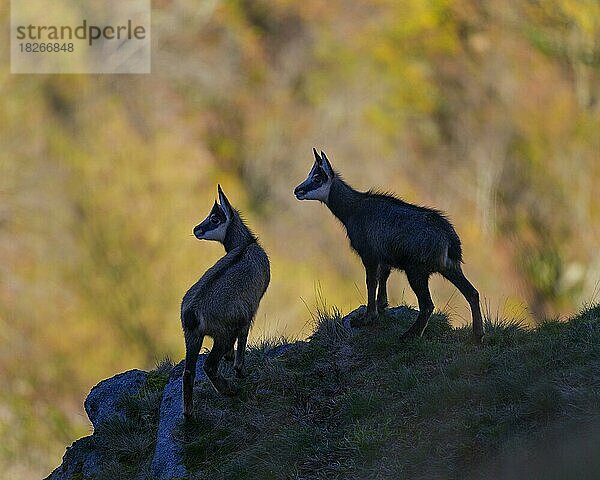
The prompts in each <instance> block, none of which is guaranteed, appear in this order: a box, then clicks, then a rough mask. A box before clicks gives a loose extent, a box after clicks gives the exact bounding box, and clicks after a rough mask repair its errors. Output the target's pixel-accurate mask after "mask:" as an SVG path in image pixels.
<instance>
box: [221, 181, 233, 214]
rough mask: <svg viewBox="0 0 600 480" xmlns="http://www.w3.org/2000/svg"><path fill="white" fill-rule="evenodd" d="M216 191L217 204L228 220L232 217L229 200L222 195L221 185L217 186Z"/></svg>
mask: <svg viewBox="0 0 600 480" xmlns="http://www.w3.org/2000/svg"><path fill="white" fill-rule="evenodd" d="M217 191H218V192H219V202H220V203H221V208H222V209H223V211H224V212H225V215H226V216H227V219H230V218H231V217H232V216H233V207H232V206H231V203H229V200H228V199H227V197H226V196H225V194H224V193H223V190H222V189H221V185H217Z"/></svg>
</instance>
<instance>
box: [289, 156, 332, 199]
mask: <svg viewBox="0 0 600 480" xmlns="http://www.w3.org/2000/svg"><path fill="white" fill-rule="evenodd" d="M313 153H314V154H315V163H314V164H313V166H312V168H311V170H310V172H308V177H307V178H306V180H304V181H303V182H302V183H301V184H300V185H298V186H297V187H296V188H295V189H294V195H296V198H297V199H298V200H319V201H321V202H324V203H326V202H327V199H328V198H329V189H330V188H331V182H332V181H333V178H334V177H335V173H334V171H333V168H332V167H331V163H329V159H328V158H327V155H325V153H324V152H323V151H322V150H321V155H319V154H318V153H317V151H316V150H315V149H314V148H313Z"/></svg>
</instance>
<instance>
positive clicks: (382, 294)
mask: <svg viewBox="0 0 600 480" xmlns="http://www.w3.org/2000/svg"><path fill="white" fill-rule="evenodd" d="M391 271H392V269H391V268H390V266H389V265H385V264H383V263H381V264H379V267H378V268H377V284H378V286H377V311H378V312H379V313H381V312H383V311H384V310H385V309H386V308H387V306H388V296H387V280H388V278H389V276H390V272H391Z"/></svg>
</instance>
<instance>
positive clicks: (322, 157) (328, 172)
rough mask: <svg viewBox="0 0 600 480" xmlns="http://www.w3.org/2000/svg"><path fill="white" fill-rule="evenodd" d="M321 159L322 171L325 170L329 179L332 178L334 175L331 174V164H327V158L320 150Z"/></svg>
mask: <svg viewBox="0 0 600 480" xmlns="http://www.w3.org/2000/svg"><path fill="white" fill-rule="evenodd" d="M321 159H322V160H323V164H322V166H323V169H324V170H325V173H326V174H327V175H328V176H329V177H333V175H334V173H333V167H332V166H331V163H329V159H328V158H327V155H325V152H324V151H323V150H321Z"/></svg>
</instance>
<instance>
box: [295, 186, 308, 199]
mask: <svg viewBox="0 0 600 480" xmlns="http://www.w3.org/2000/svg"><path fill="white" fill-rule="evenodd" d="M294 195H295V196H296V198H297V199H298V200H302V199H303V198H304V195H306V188H305V187H304V184H303V183H301V184H300V185H298V186H297V187H296V188H294Z"/></svg>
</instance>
